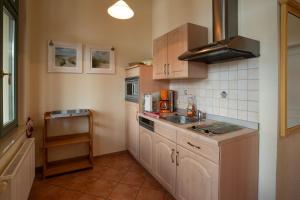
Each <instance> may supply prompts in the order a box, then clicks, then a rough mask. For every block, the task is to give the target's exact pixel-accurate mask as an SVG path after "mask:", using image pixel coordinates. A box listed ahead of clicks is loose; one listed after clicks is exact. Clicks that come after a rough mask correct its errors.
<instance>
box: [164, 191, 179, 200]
mask: <svg viewBox="0 0 300 200" xmlns="http://www.w3.org/2000/svg"><path fill="white" fill-rule="evenodd" d="M164 200H176V199H175V198H174V197H173V196H172V195H171V194H170V193H169V192H166V193H165V197H164Z"/></svg>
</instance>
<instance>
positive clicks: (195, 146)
mask: <svg viewBox="0 0 300 200" xmlns="http://www.w3.org/2000/svg"><path fill="white" fill-rule="evenodd" d="M187 144H188V145H190V146H191V147H194V148H197V149H201V147H199V146H197V145H194V144H192V143H191V142H187Z"/></svg>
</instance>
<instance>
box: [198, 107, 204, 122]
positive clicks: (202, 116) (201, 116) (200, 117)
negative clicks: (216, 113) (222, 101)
mask: <svg viewBox="0 0 300 200" xmlns="http://www.w3.org/2000/svg"><path fill="white" fill-rule="evenodd" d="M197 119H198V120H199V121H205V120H206V112H203V111H201V110H197Z"/></svg>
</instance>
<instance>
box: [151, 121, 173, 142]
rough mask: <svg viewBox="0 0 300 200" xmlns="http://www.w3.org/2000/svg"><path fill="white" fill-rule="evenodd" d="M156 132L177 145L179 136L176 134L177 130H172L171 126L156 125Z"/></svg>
mask: <svg viewBox="0 0 300 200" xmlns="http://www.w3.org/2000/svg"><path fill="white" fill-rule="evenodd" d="M154 131H155V132H156V133H158V134H159V135H161V136H163V137H165V138H167V139H169V140H171V141H172V142H175V143H176V138H177V134H176V129H175V128H172V127H170V126H167V125H163V124H160V123H155V125H154Z"/></svg>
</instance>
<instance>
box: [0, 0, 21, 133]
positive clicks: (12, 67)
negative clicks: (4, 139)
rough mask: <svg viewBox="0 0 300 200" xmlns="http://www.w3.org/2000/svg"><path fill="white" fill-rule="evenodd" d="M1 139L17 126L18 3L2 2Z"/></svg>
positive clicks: (0, 57)
mask: <svg viewBox="0 0 300 200" xmlns="http://www.w3.org/2000/svg"><path fill="white" fill-rule="evenodd" d="M0 5H1V12H2V14H1V26H2V32H1V34H0V37H1V40H0V41H1V42H0V44H1V46H2V55H0V62H1V64H0V78H1V79H0V92H1V95H2V97H1V98H0V111H1V113H2V115H0V128H1V129H0V137H1V136H4V135H5V134H7V133H8V132H9V131H11V130H12V129H13V128H15V127H16V126H17V118H18V116H17V113H18V112H17V111H18V107H17V19H18V18H17V16H18V15H17V9H16V5H17V1H16V0H0Z"/></svg>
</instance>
